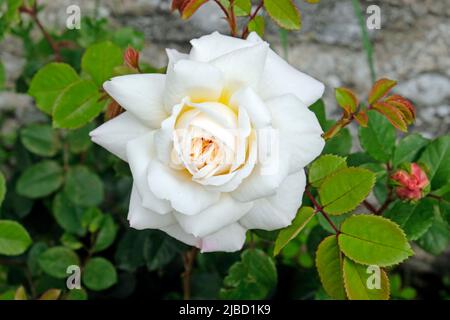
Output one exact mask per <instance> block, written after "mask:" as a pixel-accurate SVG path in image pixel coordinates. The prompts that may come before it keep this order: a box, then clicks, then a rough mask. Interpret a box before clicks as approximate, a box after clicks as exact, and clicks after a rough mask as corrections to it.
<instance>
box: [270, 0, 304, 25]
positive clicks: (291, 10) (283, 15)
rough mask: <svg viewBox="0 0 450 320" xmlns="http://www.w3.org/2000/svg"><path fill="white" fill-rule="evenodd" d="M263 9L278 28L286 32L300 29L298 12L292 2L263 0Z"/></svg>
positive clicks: (289, 0) (286, 0)
mask: <svg viewBox="0 0 450 320" xmlns="http://www.w3.org/2000/svg"><path fill="white" fill-rule="evenodd" d="M264 7H265V8H266V11H267V13H268V14H269V16H270V17H271V18H272V19H273V21H275V22H276V23H277V24H278V25H279V26H280V27H282V28H284V29H287V30H299V29H300V27H301V17H300V11H299V10H298V9H297V7H296V6H295V4H294V2H293V1H292V0H265V1H264Z"/></svg>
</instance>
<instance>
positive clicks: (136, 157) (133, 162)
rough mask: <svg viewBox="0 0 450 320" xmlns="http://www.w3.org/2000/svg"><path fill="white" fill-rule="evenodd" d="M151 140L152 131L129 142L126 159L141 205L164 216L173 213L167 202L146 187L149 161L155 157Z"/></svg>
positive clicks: (152, 136)
mask: <svg viewBox="0 0 450 320" xmlns="http://www.w3.org/2000/svg"><path fill="white" fill-rule="evenodd" d="M153 138H154V131H152V132H148V133H146V134H145V135H142V136H140V137H139V138H136V139H134V140H132V141H130V142H129V143H128V145H127V157H128V161H129V165H130V169H131V173H132V175H133V178H134V185H135V186H136V189H137V191H138V193H139V195H140V198H141V199H142V205H143V206H144V207H146V208H147V209H150V210H152V211H155V212H157V213H159V214H166V213H169V212H171V211H173V209H172V207H171V206H170V203H169V201H167V200H162V199H158V198H157V197H156V196H155V195H154V194H153V192H151V191H150V187H149V186H148V180H147V170H148V166H149V164H150V161H152V159H153V158H154V157H155V155H154V148H153Z"/></svg>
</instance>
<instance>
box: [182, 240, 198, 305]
mask: <svg viewBox="0 0 450 320" xmlns="http://www.w3.org/2000/svg"><path fill="white" fill-rule="evenodd" d="M197 254H198V249H197V248H196V247H193V248H192V249H191V250H189V251H186V252H185V253H183V265H184V272H183V274H182V275H181V277H182V278H183V298H184V300H190V299H191V275H192V268H193V266H194V262H195V258H196V257H197Z"/></svg>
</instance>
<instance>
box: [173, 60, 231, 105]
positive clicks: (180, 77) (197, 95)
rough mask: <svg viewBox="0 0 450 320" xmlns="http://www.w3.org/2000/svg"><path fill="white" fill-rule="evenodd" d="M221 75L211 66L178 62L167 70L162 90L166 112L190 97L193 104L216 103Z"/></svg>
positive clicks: (221, 86) (184, 61)
mask: <svg viewBox="0 0 450 320" xmlns="http://www.w3.org/2000/svg"><path fill="white" fill-rule="evenodd" d="M223 81H224V78H223V74H222V72H221V71H220V70H219V69H218V68H216V67H214V66H212V65H211V64H207V63H203V62H197V61H190V60H180V61H178V62H177V63H175V64H174V66H173V68H171V69H169V70H168V73H167V80H166V86H165V89H164V105H165V108H166V110H167V112H169V113H171V112H172V108H173V107H174V106H175V105H177V104H179V103H180V102H181V101H182V99H183V98H185V97H190V98H191V100H192V101H194V102H200V101H217V100H218V99H219V97H220V96H221V94H222V89H223V83H224V82H223Z"/></svg>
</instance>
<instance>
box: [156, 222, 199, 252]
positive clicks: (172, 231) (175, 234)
mask: <svg viewBox="0 0 450 320" xmlns="http://www.w3.org/2000/svg"><path fill="white" fill-rule="evenodd" d="M159 230H161V231H164V232H165V233H167V234H168V235H169V236H171V237H172V238H175V239H177V240H178V241H181V242H183V243H185V244H187V245H190V246H194V247H197V248H200V241H201V240H200V238H196V237H194V236H193V235H192V234H188V233H186V232H185V231H184V230H183V229H181V227H180V225H179V224H172V225H170V226H167V227H161V228H159Z"/></svg>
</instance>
